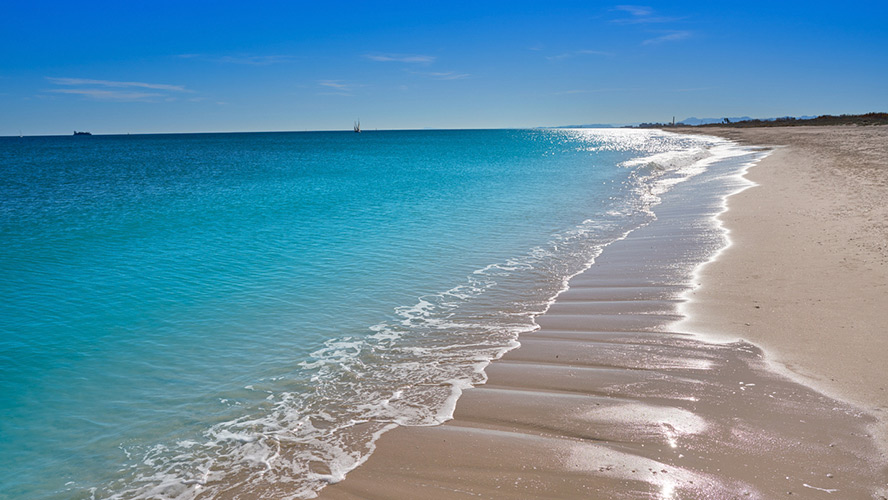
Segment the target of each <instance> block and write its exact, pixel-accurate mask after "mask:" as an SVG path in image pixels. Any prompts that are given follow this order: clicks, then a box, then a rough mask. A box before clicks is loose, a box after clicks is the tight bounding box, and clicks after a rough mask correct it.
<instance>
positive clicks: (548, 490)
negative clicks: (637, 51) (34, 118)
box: [321, 131, 888, 499]
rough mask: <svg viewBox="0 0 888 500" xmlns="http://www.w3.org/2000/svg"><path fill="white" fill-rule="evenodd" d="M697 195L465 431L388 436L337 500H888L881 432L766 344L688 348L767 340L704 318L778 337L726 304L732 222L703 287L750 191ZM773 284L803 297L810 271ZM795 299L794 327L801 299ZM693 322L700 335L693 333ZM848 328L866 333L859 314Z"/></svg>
mask: <svg viewBox="0 0 888 500" xmlns="http://www.w3.org/2000/svg"><path fill="white" fill-rule="evenodd" d="M825 133H829V131H826V132H825ZM768 142H769V143H770V144H779V142H777V141H768ZM883 144H884V143H883ZM794 151H795V150H794V149H789V148H784V149H779V150H777V151H776V152H775V153H773V154H772V155H771V156H770V157H769V158H768V159H766V160H764V161H763V162H762V163H761V164H760V166H757V167H754V169H753V172H757V171H758V170H759V169H764V168H769V169H770V168H772V167H766V166H767V165H768V164H770V165H782V164H783V163H780V162H785V161H786V158H787V157H792V155H793V154H798V153H797V152H794ZM775 159H776V160H777V163H774V160H775ZM769 161H770V162H771V163H765V162H769ZM774 168H775V169H776V167H774ZM780 170H782V169H780ZM783 181H785V182H787V184H785V185H783V189H785V190H789V191H793V190H794V189H793V187H794V186H795V185H796V181H795V180H794V179H783ZM760 182H765V181H764V180H762V181H760ZM771 182H778V181H771ZM812 182H815V183H816V180H815V181H812ZM707 183H709V184H707ZM687 184H688V185H687V186H685V185H680V186H679V187H677V188H676V189H675V190H674V191H673V192H672V193H670V194H669V195H667V196H665V197H664V200H663V203H662V204H661V205H659V206H657V207H656V208H655V212H656V213H657V216H658V219H657V220H656V221H655V222H653V223H651V224H649V225H647V226H645V227H643V228H640V229H638V230H636V231H634V232H632V233H631V234H630V235H629V236H628V237H626V238H625V239H623V240H620V241H618V242H616V243H614V244H612V245H610V246H609V247H607V248H606V249H605V251H604V252H603V253H602V254H601V255H600V256H599V257H598V258H597V259H596V262H595V264H594V265H593V266H592V267H591V268H590V269H589V270H588V271H586V272H584V273H583V274H581V275H578V276H576V277H575V278H574V279H572V280H571V282H570V289H569V290H568V291H566V292H565V293H563V294H562V295H561V296H559V297H558V299H557V301H556V303H555V304H554V305H553V306H552V307H551V309H550V310H549V311H548V312H547V313H546V314H545V315H543V316H541V317H540V318H538V320H537V322H538V323H539V324H540V327H541V328H540V329H539V330H538V331H536V332H533V333H531V334H527V335H523V336H522V337H521V338H520V341H521V344H522V345H521V347H520V348H519V349H516V350H514V351H511V352H509V353H508V354H506V355H505V356H504V357H503V359H501V360H498V361H496V362H494V363H492V364H491V365H490V366H489V367H488V369H487V374H488V376H489V380H488V383H487V384H486V385H483V386H480V387H477V388H475V389H472V390H468V391H466V392H465V393H464V394H463V396H462V398H461V399H460V400H459V403H458V405H457V409H456V412H455V415H454V419H453V420H451V421H449V422H447V423H445V424H444V425H440V426H437V427H413V428H406V427H402V428H398V429H396V430H394V431H392V432H389V433H387V434H385V435H383V436H382V438H381V439H380V440H379V441H378V443H377V449H376V451H375V452H374V453H373V455H371V457H370V458H369V460H368V461H367V462H366V463H365V464H364V465H362V466H361V467H359V468H358V469H356V470H354V471H352V472H351V473H350V474H349V475H348V476H347V478H346V479H345V480H344V481H342V482H340V483H337V484H334V485H330V486H328V487H327V488H325V489H324V490H323V491H322V492H321V497H322V498H463V497H465V498H478V497H481V498H528V497H549V498H632V499H641V498H651V499H669V498H682V499H684V498H700V499H703V498H725V499H727V498H786V497H789V498H792V497H793V496H792V495H795V498H814V499H816V498H849V499H854V498H861V499H862V498H881V497H882V496H884V495H886V493H885V491H886V487H888V485H886V481H888V479H886V478H888V469H886V468H885V466H884V463H883V462H881V461H880V460H879V450H878V449H877V447H876V441H875V440H874V439H873V438H872V437H871V436H870V432H871V430H870V429H871V428H872V426H873V425H874V424H875V423H876V422H877V420H876V418H875V417H874V416H873V415H871V414H870V413H867V412H863V411H861V409H860V408H859V407H858V406H854V405H852V404H850V403H846V402H842V401H839V400H836V399H832V398H830V397H827V396H825V395H824V394H823V393H822V392H818V390H815V389H813V388H811V387H809V386H807V385H802V384H800V383H798V382H797V381H794V380H792V379H791V378H789V377H787V376H785V375H784V374H782V373H779V372H778V371H775V370H774V369H773V365H772V364H771V363H770V362H769V361H768V360H769V359H771V358H772V357H775V356H772V355H771V353H770V352H769V354H768V356H767V357H766V356H765V355H764V353H763V351H762V350H761V349H759V348H758V347H756V346H754V345H752V344H750V343H748V342H744V341H742V340H737V341H732V342H721V343H712V342H705V341H703V340H702V339H701V337H699V336H696V335H690V334H688V333H686V330H687V329H690V327H693V329H694V330H695V331H697V330H699V331H703V330H706V331H705V332H704V333H706V334H707V335H724V334H727V335H728V336H734V337H740V338H751V339H752V337H751V336H747V335H740V334H735V333H734V332H733V331H730V330H727V328H725V330H719V329H720V328H722V327H723V326H724V325H723V323H724V320H719V321H722V323H719V322H718V321H716V320H710V322H709V323H704V322H701V321H703V320H697V316H698V315H699V316H700V317H701V318H705V317H710V318H720V317H721V315H722V314H725V315H728V314H730V312H729V309H731V308H734V309H736V310H737V311H738V312H737V314H738V317H740V318H741V323H742V324H743V326H744V327H745V328H747V329H749V328H750V327H746V325H745V323H750V325H752V324H753V323H756V324H758V323H759V321H760V319H748V318H754V316H753V315H755V314H761V312H759V311H761V309H764V306H763V305H760V304H759V305H760V308H759V309H756V308H755V307H754V306H755V305H756V304H751V303H742V302H737V303H734V302H733V301H734V300H736V299H733V298H724V297H722V296H720V295H719V293H723V292H725V291H726V290H732V289H733V287H734V284H733V282H732V281H730V279H728V278H724V279H725V281H720V282H717V281H715V280H716V279H719V278H718V275H715V276H716V277H712V276H710V275H709V274H707V273H711V272H715V271H714V270H715V269H717V268H718V265H722V264H723V265H725V266H729V267H731V266H736V264H730V263H731V262H732V261H731V260H730V259H732V258H733V257H731V254H732V253H735V252H741V251H742V250H743V248H744V247H743V246H741V244H740V243H739V242H740V241H742V238H741V234H740V232H739V231H736V230H734V228H733V227H732V226H731V222H730V220H728V218H727V217H726V216H725V217H724V218H725V222H726V224H727V225H728V227H729V228H730V229H732V231H734V232H732V233H731V237H732V239H733V240H734V242H735V244H734V245H733V246H731V247H730V248H729V249H728V250H727V251H725V252H723V253H722V254H720V255H719V257H718V260H717V261H716V263H717V264H718V265H717V264H710V265H709V266H707V267H706V269H705V273H702V274H701V275H700V276H699V277H700V278H701V279H699V280H695V279H694V277H695V276H694V270H695V269H696V268H697V266H698V264H699V263H700V262H702V261H705V260H706V259H707V258H709V257H710V256H711V255H713V254H714V253H715V252H716V251H717V250H718V249H719V248H721V247H722V246H723V245H724V234H723V232H722V230H721V229H720V228H719V227H718V226H716V225H714V224H712V223H711V219H706V218H704V217H702V216H703V215H706V214H710V215H711V214H714V213H718V212H719V211H720V210H721V209H722V202H723V199H722V197H721V196H716V195H714V194H713V193H723V192H727V191H731V190H737V189H741V188H742V187H744V186H745V185H746V183H745V181H742V179H738V178H734V179H715V180H707V179H706V178H705V176H704V177H703V178H699V179H698V178H695V180H693V181H688V183H687ZM883 188H884V186H883ZM755 189H759V188H755ZM755 189H749V190H747V191H744V192H743V193H742V194H740V195H737V196H735V197H739V196H745V195H746V193H752V192H754V191H755ZM732 201H733V198H732ZM730 206H731V207H732V209H733V207H734V205H733V204H732V205H730ZM803 207H804V205H799V206H798V207H797V209H798V210H801V209H803ZM742 210H744V209H743V208H737V209H736V211H737V212H741V211H742ZM733 212H734V210H732V211H731V212H729V214H733ZM764 213H765V214H770V216H773V217H775V218H778V219H779V218H780V217H781V214H780V213H778V212H773V211H769V210H765V211H764ZM882 220H888V219H882ZM701 221H706V222H701ZM778 250H780V251H779V252H778V253H783V252H789V251H790V250H788V249H782V250H781V249H780V248H778ZM747 251H748V250H747ZM846 253H847V252H846ZM753 260H754V259H753ZM769 272H770V273H772V274H781V273H783V275H784V276H786V279H785V281H786V282H789V283H793V282H794V281H795V279H796V278H795V277H794V276H795V275H796V274H799V273H804V272H807V271H805V270H804V268H803V269H802V270H799V269H797V268H794V267H791V266H784V267H780V268H775V269H772V270H770V271H769ZM768 277H769V279H771V278H772V276H770V275H769V276H768ZM695 282H700V283H702V284H703V285H702V286H700V287H696V283H695ZM716 283H717V284H716ZM882 283H883V284H884V283H885V282H884V281H883V282H882ZM756 286H757V285H756V284H755V283H753V284H752V288H755V287H756ZM704 292H705V293H708V294H709V295H708V296H707V297H710V298H704V297H703V295H702V294H704ZM732 293H733V292H732ZM784 293H785V296H784V297H783V300H784V301H786V303H787V304H788V305H787V308H789V309H788V310H787V312H786V313H785V314H788V315H790V316H791V315H792V314H794V313H793V312H792V311H791V309H792V307H793V306H794V304H797V303H799V301H800V298H797V297H793V296H792V295H791V294H789V293H786V292H784ZM686 298H691V299H693V300H692V302H686V301H685V299H686ZM876 298H877V297H875V296H874V297H873V299H874V300H875V299H876ZM849 302H853V303H855V304H857V303H858V302H859V301H853V300H850V299H849ZM747 306H748V307H747ZM695 308H696V309H695ZM747 309H752V311H748V310H747ZM689 311H690V312H691V314H694V318H695V322H694V323H693V324H690V323H680V325H681V326H687V327H688V328H687V329H677V328H675V326H676V324H677V322H678V321H680V320H681V319H682V313H683V312H685V313H686V312H689ZM842 315H843V316H844V317H845V319H846V320H849V319H848V317H849V316H852V315H853V310H845V311H843V312H842ZM732 317H733V316H732ZM849 321H853V320H849ZM730 324H731V323H730V321H728V322H727V325H728V326H729V325H730ZM786 324H788V325H789V326H788V328H793V329H803V330H804V331H802V332H798V335H799V336H803V337H802V338H803V339H804V340H802V341H801V342H816V341H817V340H816V339H817V337H815V336H813V335H816V334H813V333H811V330H813V328H806V327H802V326H800V325H802V324H803V322H801V321H800V322H798V323H795V322H793V321H787V322H786ZM883 324H885V323H883ZM809 326H810V325H809ZM815 326H816V325H815ZM710 330H713V331H710ZM716 330H717V331H716ZM747 333H748V332H747ZM824 336H826V337H828V338H829V339H832V340H833V341H835V336H830V335H824ZM722 338H725V337H722ZM752 340H754V341H756V342H757V343H761V344H764V342H760V341H759V339H752ZM885 359H888V358H885ZM857 360H858V361H860V360H859V359H857ZM861 362H862V361H861ZM815 366H817V365H816V364H815ZM880 377H881V378H880V379H876V380H882V381H884V378H885V376H884V375H880ZM869 383H870V384H872V383H877V382H873V381H870V382H869ZM861 401H862V400H861ZM867 408H868V409H873V406H872V405H870V406H867ZM876 492H879V493H876ZM879 495H881V496H879Z"/></svg>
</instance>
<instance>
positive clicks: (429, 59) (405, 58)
mask: <svg viewBox="0 0 888 500" xmlns="http://www.w3.org/2000/svg"><path fill="white" fill-rule="evenodd" d="M364 57H365V58H366V59H370V60H371V61H377V62H399V63H409V64H430V63H433V62H435V59H436V57H435V56H426V55H422V54H364Z"/></svg>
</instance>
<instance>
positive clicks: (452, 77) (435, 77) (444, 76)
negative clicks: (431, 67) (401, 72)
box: [413, 71, 472, 80]
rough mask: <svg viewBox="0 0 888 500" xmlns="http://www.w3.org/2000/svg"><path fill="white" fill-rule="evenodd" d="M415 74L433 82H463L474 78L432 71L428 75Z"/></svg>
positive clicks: (450, 72)
mask: <svg viewBox="0 0 888 500" xmlns="http://www.w3.org/2000/svg"><path fill="white" fill-rule="evenodd" d="M413 74H415V75H420V76H424V77H426V78H431V79H433V80H462V79H464V78H469V77H470V76H472V75H470V74H469V73H457V72H455V71H437V72H435V71H432V72H426V73H422V72H413Z"/></svg>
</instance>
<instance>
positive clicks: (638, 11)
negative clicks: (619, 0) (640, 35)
mask: <svg viewBox="0 0 888 500" xmlns="http://www.w3.org/2000/svg"><path fill="white" fill-rule="evenodd" d="M613 10H615V11H619V12H625V13H627V14H629V17H621V18H619V19H613V20H611V22H613V23H617V24H654V23H670V22H673V21H680V20H681V19H682V18H680V17H667V16H655V15H654V9H652V8H650V7H647V6H643V5H617V6H616V7H614V9H613Z"/></svg>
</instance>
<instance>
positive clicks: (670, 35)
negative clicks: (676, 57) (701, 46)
mask: <svg viewBox="0 0 888 500" xmlns="http://www.w3.org/2000/svg"><path fill="white" fill-rule="evenodd" d="M690 36H691V32H690V31H683V30H682V31H667V32H664V33H663V34H662V35H660V36H658V37H654V38H649V39H647V40H645V41H643V42H641V44H642V45H656V44H660V43H663V42H676V41H678V40H684V39H686V38H690Z"/></svg>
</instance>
